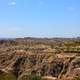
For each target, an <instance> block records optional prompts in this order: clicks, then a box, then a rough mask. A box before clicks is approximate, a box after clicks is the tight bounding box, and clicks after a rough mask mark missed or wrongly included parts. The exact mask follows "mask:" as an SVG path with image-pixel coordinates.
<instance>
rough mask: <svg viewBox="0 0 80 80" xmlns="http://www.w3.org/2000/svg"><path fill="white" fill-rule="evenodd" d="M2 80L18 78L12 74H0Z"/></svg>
mask: <svg viewBox="0 0 80 80" xmlns="http://www.w3.org/2000/svg"><path fill="white" fill-rule="evenodd" d="M0 80H16V78H15V76H14V75H13V74H11V73H9V74H7V73H0Z"/></svg>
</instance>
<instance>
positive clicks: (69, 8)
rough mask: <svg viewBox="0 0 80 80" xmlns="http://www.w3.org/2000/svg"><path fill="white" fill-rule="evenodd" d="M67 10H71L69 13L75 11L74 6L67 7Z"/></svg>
mask: <svg viewBox="0 0 80 80" xmlns="http://www.w3.org/2000/svg"><path fill="white" fill-rule="evenodd" d="M67 10H69V11H75V8H74V7H72V6H69V7H67Z"/></svg>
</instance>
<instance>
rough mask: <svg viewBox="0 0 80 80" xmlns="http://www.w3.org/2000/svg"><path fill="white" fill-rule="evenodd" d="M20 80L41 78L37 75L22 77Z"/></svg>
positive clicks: (37, 79) (38, 79)
mask: <svg viewBox="0 0 80 80" xmlns="http://www.w3.org/2000/svg"><path fill="white" fill-rule="evenodd" d="M21 80H41V76H37V75H29V76H23V78H22V79H21Z"/></svg>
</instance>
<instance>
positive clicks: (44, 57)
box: [0, 41, 80, 80]
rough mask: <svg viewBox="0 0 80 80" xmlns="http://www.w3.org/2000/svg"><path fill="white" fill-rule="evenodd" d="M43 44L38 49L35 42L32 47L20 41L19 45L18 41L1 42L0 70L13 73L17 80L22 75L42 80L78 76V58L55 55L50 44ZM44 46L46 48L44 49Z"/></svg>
mask: <svg viewBox="0 0 80 80" xmlns="http://www.w3.org/2000/svg"><path fill="white" fill-rule="evenodd" d="M43 42H44V43H43ZM43 42H41V43H40V44H43V45H44V46H42V45H41V46H42V47H41V48H40V45H39V44H38V42H37V43H35V41H32V45H31V42H30V43H29V42H28V43H27V41H25V42H23V41H21V43H20V41H12V42H9V41H8V42H5V41H3V42H2V43H0V44H1V47H0V70H1V71H2V72H6V73H8V72H11V73H13V74H14V75H15V76H16V77H17V78H18V79H19V80H20V79H21V78H22V77H23V76H24V75H26V76H28V75H38V76H41V77H42V79H43V80H56V78H58V79H62V78H66V77H68V78H71V77H73V76H77V75H80V57H79V56H76V55H75V56H73V54H72V55H70V56H69V55H67V54H66V55H65V53H63V54H60V53H58V54H57V53H56V52H54V51H53V50H55V49H56V48H54V49H53V48H51V47H50V45H49V44H51V45H52V43H51V42H50V43H48V44H47V42H45V41H43ZM33 43H34V44H33ZM38 45H39V48H37V46H38ZM46 45H47V47H45V46H46ZM35 46H36V47H35ZM31 47H32V48H31ZM33 47H35V48H33ZM29 48H30V49H29ZM37 49H39V50H37ZM35 50H37V51H35ZM40 50H42V51H43V52H42V51H40ZM58 50H59V49H58ZM55 51H57V50H55ZM58 52H59V51H58Z"/></svg>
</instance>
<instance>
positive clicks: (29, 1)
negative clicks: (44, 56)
mask: <svg viewBox="0 0 80 80" xmlns="http://www.w3.org/2000/svg"><path fill="white" fill-rule="evenodd" d="M25 36H26V37H77V36H80V0H0V37H11V38H13V37H25Z"/></svg>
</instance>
